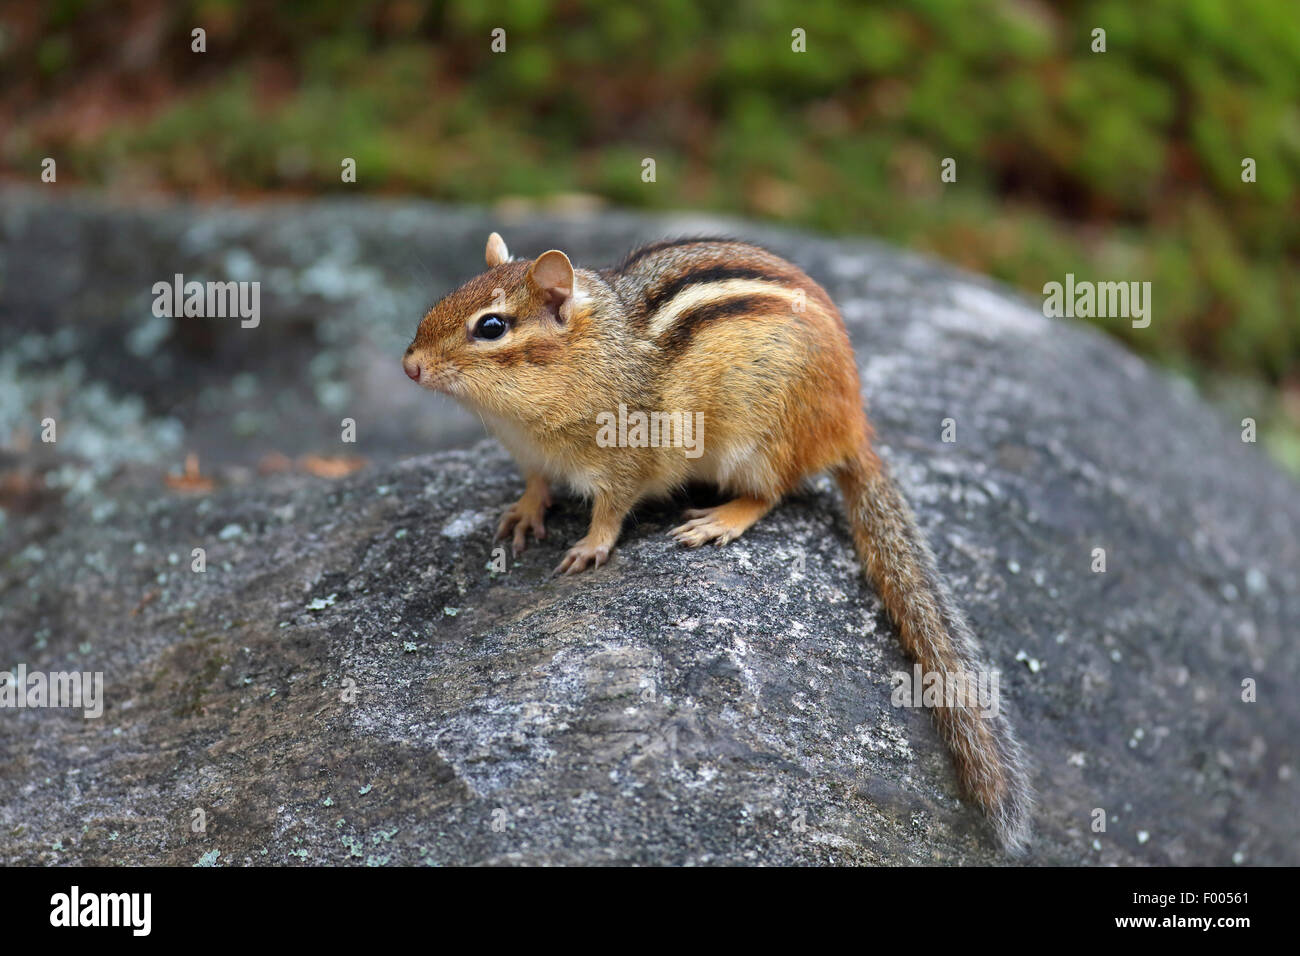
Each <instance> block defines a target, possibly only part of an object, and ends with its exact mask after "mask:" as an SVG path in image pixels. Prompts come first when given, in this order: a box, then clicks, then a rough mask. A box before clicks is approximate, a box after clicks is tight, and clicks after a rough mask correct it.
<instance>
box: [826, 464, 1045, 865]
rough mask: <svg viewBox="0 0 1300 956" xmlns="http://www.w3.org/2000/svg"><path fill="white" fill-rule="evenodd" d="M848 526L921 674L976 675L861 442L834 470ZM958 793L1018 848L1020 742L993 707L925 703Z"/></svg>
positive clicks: (907, 518) (932, 574)
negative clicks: (985, 710)
mask: <svg viewBox="0 0 1300 956" xmlns="http://www.w3.org/2000/svg"><path fill="white" fill-rule="evenodd" d="M835 477H836V480H837V481H838V482H839V486H840V490H841V491H842V492H843V493H844V503H845V506H846V508H847V510H848V515H849V524H850V527H851V528H852V531H853V541H854V544H855V545H856V546H857V550H858V556H859V558H860V560H861V561H862V563H863V567H864V570H865V571H866V574H867V577H868V579H870V581H871V583H872V584H873V585H874V586H875V588H876V590H877V591H878V592H879V593H880V596H881V599H882V600H883V601H884V604H885V608H886V610H887V611H888V612H889V615H890V617H892V618H893V620H894V623H895V624H896V625H897V627H898V631H899V635H900V638H901V640H902V644H903V650H904V651H905V652H906V653H907V654H908V656H909V657H911V658H912V659H913V660H914V661H916V662H917V663H918V664H920V665H921V669H922V671H924V672H925V673H926V674H930V673H934V674H939V675H941V676H942V677H943V678H944V679H945V680H946V679H947V677H948V676H949V675H955V674H957V673H965V674H967V675H972V674H978V673H979V672H980V671H981V670H982V669H983V666H984V665H983V663H982V662H981V660H980V654H979V649H978V647H977V645H976V643H975V636H974V634H972V633H971V629H970V626H969V625H968V624H967V623H966V619H965V618H964V617H963V616H962V614H961V611H960V610H959V609H958V607H957V605H956V603H955V602H954V600H953V598H952V594H951V592H949V590H948V587H947V585H946V584H945V583H944V581H943V579H942V578H941V577H940V576H939V573H938V570H937V569H936V567H935V560H934V555H933V554H932V553H931V551H930V548H929V546H928V545H927V544H926V543H925V539H924V537H922V535H921V532H920V529H919V528H917V526H916V521H915V519H914V518H913V517H912V510H911V508H909V507H908V505H907V502H906V500H904V498H903V496H902V494H900V493H899V491H898V488H897V487H896V486H895V485H894V483H893V481H892V480H891V479H890V477H889V473H888V471H887V469H886V468H885V465H884V463H883V462H882V461H881V460H880V459H879V458H878V457H876V455H875V453H874V452H873V451H872V450H871V449H870V447H869V446H866V445H864V446H863V448H862V450H861V451H860V452H859V453H858V454H857V455H856V456H855V457H854V458H853V459H852V460H850V461H849V462H847V463H845V464H844V465H841V466H840V467H839V468H837V469H836V470H835ZM931 710H933V712H934V720H935V724H936V725H937V726H938V728H939V733H940V735H941V736H942V737H943V739H944V742H945V743H947V745H948V749H949V750H950V751H951V753H952V756H953V761H954V762H955V763H956V766H957V775H958V777H959V778H960V780H961V784H962V788H963V789H964V790H965V792H966V794H967V795H968V796H969V797H970V798H971V799H972V800H974V801H975V802H976V803H978V804H979V806H980V808H981V809H982V810H983V811H984V813H985V815H986V816H987V817H988V819H989V821H990V822H991V823H992V825H993V828H994V829H995V830H996V831H997V834H998V838H999V839H1000V840H1001V842H1002V845H1003V846H1004V847H1005V848H1006V849H1007V850H1008V851H1010V852H1012V853H1016V852H1019V851H1020V850H1021V849H1023V847H1024V844H1025V842H1026V840H1027V839H1028V837H1029V818H1030V814H1031V812H1032V810H1033V793H1032V791H1031V790H1030V787H1029V782H1028V773H1027V770H1026V766H1025V759H1024V755H1023V754H1022V752H1021V750H1020V744H1019V743H1018V742H1017V741H1016V737H1015V733H1014V731H1013V730H1012V728H1011V724H1010V722H1009V721H1008V720H1007V718H1006V717H1005V716H1003V715H1002V714H1001V712H1000V710H999V713H998V714H997V715H996V716H982V715H981V713H980V711H979V710H978V709H976V708H973V707H969V706H964V705H958V706H954V707H932V708H931Z"/></svg>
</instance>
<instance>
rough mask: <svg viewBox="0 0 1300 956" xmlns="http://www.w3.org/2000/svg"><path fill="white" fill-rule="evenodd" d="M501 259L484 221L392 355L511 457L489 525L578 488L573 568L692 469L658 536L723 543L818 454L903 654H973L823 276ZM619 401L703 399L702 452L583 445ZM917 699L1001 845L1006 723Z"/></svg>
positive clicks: (1018, 786) (521, 516) (697, 402)
mask: <svg viewBox="0 0 1300 956" xmlns="http://www.w3.org/2000/svg"><path fill="white" fill-rule="evenodd" d="M507 255H508V253H507V252H506V247H505V243H504V242H502V241H501V239H500V237H499V236H497V235H496V234H495V233H494V234H493V236H492V237H491V239H490V240H489V242H488V250H487V258H488V264H489V265H490V266H492V268H490V269H489V271H487V272H486V273H484V274H483V275H480V276H478V277H476V278H474V279H471V280H470V281H469V282H467V283H465V285H463V286H461V287H460V288H459V289H456V290H455V291H454V292H452V293H451V294H450V295H448V296H447V297H446V298H444V299H443V300H442V301H441V302H439V303H438V304H437V305H435V306H434V307H433V308H432V309H430V310H429V313H428V314H427V315H426V316H425V317H424V320H423V321H422V322H421V323H420V328H419V330H418V332H417V333H416V336H415V341H414V342H412V344H411V347H410V348H409V349H408V350H407V354H406V356H405V358H404V364H405V365H406V366H407V370H408V374H411V373H412V372H414V373H415V377H417V378H418V380H419V381H420V383H421V384H422V385H425V386H426V387H429V388H434V389H438V390H440V391H444V392H447V393H448V394H451V395H453V396H454V397H456V398H457V399H458V400H460V401H462V402H463V403H464V404H466V405H467V406H469V407H470V408H472V409H474V410H475V411H477V412H479V413H480V414H481V415H482V416H483V418H484V420H485V422H486V423H487V425H488V426H489V427H490V428H491V429H492V430H493V431H494V432H495V433H496V434H497V435H498V437H500V439H501V441H502V442H503V444H505V445H506V447H507V448H508V449H509V450H510V451H511V452H512V454H514V455H515V457H516V459H517V460H518V461H519V462H520V464H521V466H522V467H523V469H524V473H525V476H526V478H527V490H526V492H525V494H524V497H523V498H521V499H520V500H519V502H517V503H516V504H515V505H514V506H512V507H511V509H510V510H509V511H508V512H507V513H506V516H505V517H504V518H503V519H502V523H501V526H500V528H499V535H498V536H499V537H500V536H511V535H512V536H513V543H514V547H515V550H516V551H519V550H522V548H523V546H524V544H525V540H526V536H527V534H528V533H529V532H531V533H532V534H534V536H537V537H541V536H542V535H543V534H544V525H543V521H542V519H543V517H544V513H545V510H546V507H547V506H548V505H549V503H550V486H551V485H552V484H555V483H563V484H567V485H569V486H571V487H572V488H574V489H575V490H577V491H578V492H580V493H582V494H583V495H586V496H587V497H589V498H590V499H591V500H592V519H591V526H590V528H589V530H588V533H587V536H586V537H585V538H583V539H582V540H581V541H579V542H578V543H577V544H575V545H574V546H573V548H571V549H570V551H569V553H568V554H567V555H566V556H565V560H564V561H563V562H561V565H560V567H559V568H558V569H557V570H563V571H566V572H569V573H572V572H575V571H581V570H583V569H585V568H586V567H588V566H589V565H593V564H594V565H597V566H598V565H600V564H601V563H603V562H604V561H605V560H607V558H608V556H609V553H610V550H611V549H612V548H613V546H614V543H615V541H616V540H617V538H618V535H619V533H620V530H621V527H622V523H623V519H624V517H625V516H626V515H627V513H628V512H629V511H630V510H631V509H632V508H633V507H635V506H636V505H637V504H638V503H639V502H640V501H642V500H644V499H646V498H649V497H654V496H659V495H664V494H667V493H669V492H671V491H672V490H673V489H675V488H678V487H680V486H681V485H683V484H685V483H686V482H688V481H692V480H705V481H710V482H713V483H714V484H716V485H718V486H719V487H720V488H721V489H722V490H723V491H724V492H727V493H729V494H731V495H733V496H734V497H733V499H732V500H731V501H729V502H727V503H726V504H724V505H721V506H719V507H717V508H710V509H703V510H699V511H693V512H689V513H688V518H689V519H690V520H688V521H687V522H686V523H684V524H683V525H681V526H680V527H678V528H675V529H674V530H673V532H672V533H673V535H674V536H675V537H677V539H678V540H679V541H681V542H683V543H685V544H690V545H698V544H702V543H704V542H706V541H710V540H716V541H718V542H719V543H725V542H726V541H730V540H732V539H734V538H735V537H737V536H738V535H740V534H741V533H743V532H744V531H745V530H746V529H747V528H748V527H750V526H751V525H752V524H753V523H754V522H755V521H757V520H759V519H760V518H761V517H762V516H763V515H764V514H766V513H767V511H768V510H770V509H771V508H772V507H773V506H774V505H775V504H776V503H777V502H778V501H780V499H781V498H782V497H783V496H784V495H786V494H788V493H789V492H790V491H791V490H793V489H794V488H795V487H796V486H797V485H798V484H799V483H800V482H801V481H803V480H804V479H805V478H807V477H808V476H810V475H813V474H815V473H817V472H820V471H824V470H827V469H830V470H831V471H832V472H833V473H834V474H835V476H836V478H837V480H838V481H839V483H840V486H841V488H842V490H843V492H844V497H845V503H846V507H847V511H848V516H849V523H850V526H851V528H852V531H853V538H854V542H855V545H856V547H857V550H858V553H859V556H860V558H861V560H862V562H863V566H864V569H865V571H866V573H867V576H868V577H869V578H870V580H871V581H872V583H873V584H874V585H875V586H876V588H877V589H878V590H879V592H880V595H881V597H882V599H883V601H884V604H885V607H886V609H887V610H888V611H889V613H890V615H891V617H892V618H893V619H894V621H895V622H896V624H897V626H898V628H899V634H900V638H901V640H902V644H903V648H904V650H905V651H906V652H907V653H908V655H909V656H911V657H912V658H913V659H914V660H916V661H918V662H919V663H920V664H921V666H922V668H923V669H924V670H926V671H927V672H937V673H940V674H949V673H952V672H954V671H957V670H965V671H976V670H978V669H979V667H980V666H981V664H980V661H979V655H978V650H977V648H976V645H975V641H974V637H973V635H972V634H971V632H970V628H969V627H968V626H967V624H966V622H965V620H964V618H962V616H961V614H960V612H959V611H958V610H957V607H956V604H955V602H954V601H953V600H952V597H951V595H950V594H949V592H948V590H947V587H946V586H945V584H944V582H943V580H942V578H941V577H940V576H939V575H938V573H937V571H936V569H935V567H934V559H933V556H932V555H931V554H930V551H929V548H928V547H927V546H926V543H925V541H924V539H923V538H922V536H921V534H920V532H919V531H918V530H917V528H916V525H915V522H914V520H913V518H912V515H911V511H910V510H909V509H908V507H907V503H906V502H905V501H904V500H903V498H902V496H901V495H900V494H899V493H898V491H897V489H896V487H895V486H894V485H893V483H892V482H891V481H890V479H889V477H888V475H887V472H886V470H885V467H884V465H883V464H882V463H881V462H880V460H879V459H878V458H877V457H876V455H875V453H874V452H873V451H872V448H871V426H870V424H869V423H868V421H867V417H866V413H865V411H864V410H863V406H862V401H861V394H860V393H861V388H860V384H859V381H858V371H857V363H856V361H855V360H854V358H853V351H852V347H851V346H850V344H849V338H848V333H847V331H846V330H845V328H844V323H843V321H842V320H841V318H840V315H839V312H838V310H837V309H836V308H835V305H834V303H833V302H832V301H831V299H830V297H829V296H828V295H827V294H826V292H825V291H824V290H823V289H822V288H821V286H819V285H818V284H817V283H816V282H814V281H813V280H812V279H811V278H809V277H808V276H807V275H806V274H805V273H804V272H803V271H802V270H800V269H799V268H798V267H797V266H795V265H794V264H792V263H790V262H787V261H786V260H784V259H781V258H780V257H778V256H776V255H774V254H773V253H771V252H768V251H767V250H765V249H761V248H759V247H757V246H754V245H750V244H748V243H743V242H739V241H736V240H729V239H688V240H667V241H664V242H659V243H653V244H651V245H649V246H645V247H643V248H641V249H639V250H636V251H634V252H633V253H631V254H630V255H629V256H628V257H627V258H625V259H624V260H623V262H622V263H620V265H619V266H617V267H615V268H613V269H608V270H605V271H603V272H592V271H589V270H584V269H573V267H572V265H571V264H570V263H569V260H568V258H567V257H565V256H564V255H563V254H562V253H559V252H557V251H551V252H548V253H545V254H544V255H543V256H540V257H538V259H536V260H534V261H533V262H512V261H506V259H507ZM798 292H802V295H803V298H804V303H803V307H802V308H799V307H798V306H797V300H796V298H795V296H796V293H798ZM485 310H490V311H493V312H497V313H499V314H501V315H505V316H509V317H510V319H511V323H512V324H511V327H510V329H509V331H508V332H507V333H506V334H505V335H504V336H502V337H501V338H500V339H497V340H493V341H483V340H479V339H476V338H475V337H474V335H473V334H472V331H473V326H474V322H475V321H476V318H475V317H476V316H477V315H478V314H480V313H482V312H484V311H485ZM620 404H622V405H624V406H626V408H627V409H628V410H629V411H636V410H640V411H645V412H650V411H664V412H670V413H671V412H681V413H685V414H693V413H696V412H700V413H703V416H704V418H703V421H704V432H703V436H702V437H703V442H702V447H703V454H702V455H701V456H700V457H698V458H689V457H687V456H686V455H684V454H683V449H682V448H680V447H659V448H655V447H628V448H623V447H619V448H610V447H601V446H600V444H598V442H597V440H596V439H597V433H598V428H597V416H598V415H600V414H601V413H610V414H611V415H612V414H614V413H615V412H616V410H617V409H618V408H619V405H620ZM934 710H935V720H936V723H937V725H938V727H939V730H940V733H941V734H942V735H943V737H944V739H945V741H946V742H947V744H948V746H949V748H950V749H951V751H952V753H953V756H954V761H955V763H956V766H957V769H958V775H959V778H960V780H961V783H962V786H963V788H964V789H965V791H966V792H967V793H968V794H969V795H970V796H971V797H972V798H973V799H974V800H975V801H976V802H977V803H978V804H979V805H980V806H981V807H982V808H983V809H984V810H985V812H986V813H987V814H988V816H989V818H990V819H991V820H992V822H993V823H994V825H995V827H996V829H997V831H998V833H999V836H1000V837H1001V839H1002V840H1003V842H1004V844H1005V845H1006V846H1008V847H1009V848H1012V849H1015V848H1018V847H1019V846H1020V845H1021V844H1022V843H1023V841H1024V839H1025V837H1026V834H1027V832H1028V820H1029V815H1030V812H1031V799H1030V791H1029V787H1028V784H1027V782H1026V772H1025V770H1024V766H1023V759H1022V757H1021V755H1020V751H1019V748H1018V745H1017V744H1016V742H1015V737H1014V734H1013V733H1012V730H1011V727H1010V724H1009V723H1008V722H1007V720H1006V718H1005V717H997V718H992V719H982V718H981V717H980V716H979V715H978V714H977V713H976V712H975V711H973V710H971V709H969V708H967V707H964V706H958V707H952V708H934Z"/></svg>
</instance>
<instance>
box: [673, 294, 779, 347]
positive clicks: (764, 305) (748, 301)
mask: <svg viewBox="0 0 1300 956" xmlns="http://www.w3.org/2000/svg"><path fill="white" fill-rule="evenodd" d="M772 305H779V306H783V307H786V308H788V307H789V306H790V300H789V299H787V298H785V297H783V296H777V295H761V294H758V293H755V294H753V295H742V296H737V297H736V298H734V299H724V300H723V301H722V302H706V303H704V304H702V305H698V306H696V307H695V308H693V309H689V310H687V311H686V312H683V313H682V314H681V315H679V316H678V317H677V321H676V322H675V323H673V326H672V328H670V329H666V330H665V331H664V332H663V333H662V334H661V335H660V336H659V344H660V345H661V346H662V347H663V348H664V349H666V350H668V351H669V352H680V351H681V350H682V349H684V348H685V347H686V346H687V345H688V344H689V343H690V341H691V339H692V338H693V337H694V335H695V332H696V330H697V329H699V328H700V327H701V326H702V325H704V324H705V323H708V322H717V321H718V320H719V319H731V318H736V317H737V316H741V315H746V314H748V313H752V312H764V313H765V314H770V312H771V309H770V306H772Z"/></svg>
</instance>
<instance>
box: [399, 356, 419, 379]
mask: <svg viewBox="0 0 1300 956" xmlns="http://www.w3.org/2000/svg"><path fill="white" fill-rule="evenodd" d="M402 370H403V371H404V372H406V377H407V378H409V379H410V380H411V381H412V382H418V381H419V380H420V363H419V362H417V361H416V360H415V359H413V358H411V356H409V355H407V356H404V357H403V358H402Z"/></svg>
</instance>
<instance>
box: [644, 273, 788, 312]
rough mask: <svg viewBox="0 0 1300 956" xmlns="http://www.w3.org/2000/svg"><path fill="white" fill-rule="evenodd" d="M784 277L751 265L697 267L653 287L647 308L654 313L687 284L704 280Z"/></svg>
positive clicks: (723, 280) (779, 278) (647, 297)
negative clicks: (692, 270) (655, 287)
mask: <svg viewBox="0 0 1300 956" xmlns="http://www.w3.org/2000/svg"><path fill="white" fill-rule="evenodd" d="M783 278H784V277H783V276H780V275H773V274H772V272H771V271H769V270H766V269H755V268H753V267H750V266H711V267H709V268H707V269H696V270H695V271H694V272H686V273H683V274H682V275H679V276H674V277H673V278H672V279H671V280H669V281H668V282H667V283H665V284H664V285H662V286H659V287H658V288H657V289H651V290H650V293H649V295H647V296H646V299H645V309H646V313H647V314H649V313H653V312H654V311H655V310H656V309H658V308H659V306H661V305H663V304H664V303H665V302H667V301H669V300H670V299H672V297H673V296H675V295H676V294H677V293H678V292H681V291H682V290H683V289H685V288H686V287H687V286H691V285H699V284H700V283H702V282H725V281H726V280H727V279H766V280H768V281H769V282H780V281H781V280H782V279H783Z"/></svg>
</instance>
